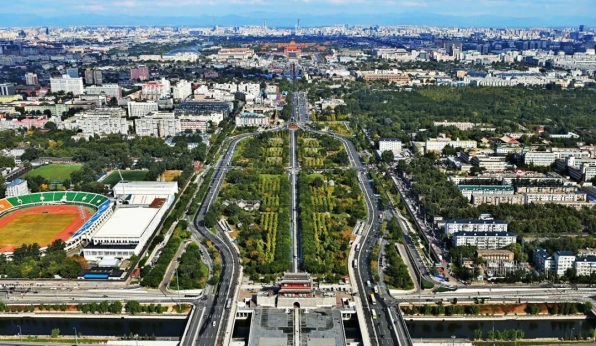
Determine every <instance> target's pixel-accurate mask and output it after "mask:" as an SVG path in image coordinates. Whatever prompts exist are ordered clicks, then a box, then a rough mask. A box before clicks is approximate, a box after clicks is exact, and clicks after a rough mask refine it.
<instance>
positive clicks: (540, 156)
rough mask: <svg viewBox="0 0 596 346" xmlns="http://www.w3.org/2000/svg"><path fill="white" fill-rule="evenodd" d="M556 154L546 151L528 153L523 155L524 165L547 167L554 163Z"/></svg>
mask: <svg viewBox="0 0 596 346" xmlns="http://www.w3.org/2000/svg"><path fill="white" fill-rule="evenodd" d="M556 158H557V157H556V154H555V153H551V152H546V151H529V152H527V153H524V164H526V165H528V166H530V165H534V166H537V167H548V166H550V165H552V164H553V163H555V159H556Z"/></svg>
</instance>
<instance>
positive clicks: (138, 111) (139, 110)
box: [128, 101, 159, 118]
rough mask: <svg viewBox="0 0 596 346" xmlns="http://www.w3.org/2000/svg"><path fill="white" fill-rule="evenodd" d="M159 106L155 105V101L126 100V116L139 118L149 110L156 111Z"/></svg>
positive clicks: (149, 111)
mask: <svg viewBox="0 0 596 346" xmlns="http://www.w3.org/2000/svg"><path fill="white" fill-rule="evenodd" d="M158 109H159V107H158V106H157V102H153V101H149V102H135V101H129V102H128V116H129V117H130V118H135V117H136V118H140V117H143V116H145V115H147V114H149V113H151V112H157V110H158Z"/></svg>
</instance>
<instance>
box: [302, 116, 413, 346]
mask: <svg viewBox="0 0 596 346" xmlns="http://www.w3.org/2000/svg"><path fill="white" fill-rule="evenodd" d="M304 129H305V130H307V131H311V132H315V133H318V134H322V135H328V136H332V137H333V138H335V139H337V140H339V141H340V142H342V143H343V145H344V147H345V148H346V151H347V153H348V158H349V159H350V164H351V166H352V168H353V169H355V170H356V171H357V172H358V177H359V183H360V189H361V190H362V191H363V193H364V197H365V200H366V204H367V209H368V218H367V222H366V224H367V225H369V226H370V230H369V231H368V232H367V233H366V234H363V239H362V243H361V244H362V245H361V247H360V252H359V253H358V254H356V261H357V263H358V267H357V268H355V272H356V275H357V277H356V284H357V286H358V293H359V294H360V298H361V300H362V305H363V309H364V314H365V316H364V318H365V321H366V325H367V328H368V330H369V334H370V336H371V342H372V344H373V345H387V346H389V345H402V344H401V343H399V341H398V335H397V333H396V332H395V327H394V323H393V320H394V319H395V314H394V313H393V314H392V311H391V309H393V307H392V304H393V303H394V302H395V303H396V301H394V300H393V299H392V298H391V297H390V296H389V294H388V291H387V290H385V289H381V290H379V293H377V294H375V293H374V291H373V287H372V286H371V287H370V288H369V287H366V282H367V281H370V282H371V285H372V284H373V283H374V279H373V274H372V269H371V267H370V255H371V254H372V249H373V247H374V245H375V243H376V242H377V240H378V235H379V230H380V226H381V221H382V220H381V219H380V218H379V215H380V211H379V205H378V200H377V199H376V198H375V197H374V190H373V187H372V185H371V184H370V183H369V177H368V175H367V174H368V170H367V169H366V167H365V166H364V165H363V164H362V159H361V157H360V154H359V153H358V151H357V150H356V147H355V146H354V143H353V142H352V141H351V140H350V139H349V138H347V137H344V136H340V135H337V134H334V133H329V132H322V131H315V130H312V129H310V128H307V127H304ZM350 265H353V264H352V263H350ZM371 294H374V296H375V300H376V304H374V305H373V304H372V303H371V298H370V297H371ZM373 310H374V311H375V314H376V316H377V318H373V312H372V311H373Z"/></svg>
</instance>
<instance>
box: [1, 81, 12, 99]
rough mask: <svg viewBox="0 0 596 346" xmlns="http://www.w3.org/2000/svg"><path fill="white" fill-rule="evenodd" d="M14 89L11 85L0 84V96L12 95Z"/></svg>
mask: <svg viewBox="0 0 596 346" xmlns="http://www.w3.org/2000/svg"><path fill="white" fill-rule="evenodd" d="M14 92H15V87H14V84H12V83H5V84H0V96H11V95H14Z"/></svg>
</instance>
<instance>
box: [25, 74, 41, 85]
mask: <svg viewBox="0 0 596 346" xmlns="http://www.w3.org/2000/svg"><path fill="white" fill-rule="evenodd" d="M25 84H27V85H36V84H39V80H38V79H37V74H36V73H26V74H25Z"/></svg>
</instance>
